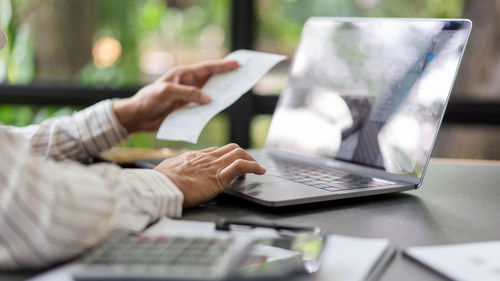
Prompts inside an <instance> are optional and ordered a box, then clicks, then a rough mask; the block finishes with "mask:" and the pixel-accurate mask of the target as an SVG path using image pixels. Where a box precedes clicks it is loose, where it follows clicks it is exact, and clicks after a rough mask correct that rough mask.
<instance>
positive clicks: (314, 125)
mask: <svg viewBox="0 0 500 281" xmlns="http://www.w3.org/2000/svg"><path fill="white" fill-rule="evenodd" d="M469 24H470V23H469V22H467V21H445V20H442V21H440V20H391V19H354V20H353V19H350V20H347V19H346V20H333V19H326V18H325V19H321V18H316V19H311V20H309V21H308V22H307V23H306V25H305V27H304V31H303V34H302V39H301V43H300V45H299V47H298V49H297V52H296V54H295V58H294V61H293V63H292V65H291V67H290V73H289V82H288V86H287V87H286V89H285V90H284V92H283V94H282V96H281V98H280V102H279V105H278V108H277V109H276V112H275V115H274V117H273V121H272V125H271V129H270V131H269V136H268V140H267V146H268V147H271V148H277V149H281V150H287V151H292V152H295V153H301V154H308V155H313V156H322V157H329V158H336V159H339V160H345V161H349V162H354V163H359V164H363V165H366V166H371V167H376V168H381V169H385V170H386V171H388V172H391V173H398V174H406V175H411V176H415V177H420V176H421V175H422V172H423V169H424V167H425V164H426V161H427V159H428V157H429V154H430V150H431V148H432V145H433V142H434V140H435V137H436V134H437V130H438V127H439V124H440V121H441V119H442V116H443V114H444V108H445V106H446V102H447V100H448V96H449V93H450V91H451V88H452V85H453V80H454V77H455V74H456V71H457V68H458V65H459V62H460V58H461V56H462V52H463V49H464V47H465V42H466V39H467V37H468V32H469V28H470V27H469Z"/></svg>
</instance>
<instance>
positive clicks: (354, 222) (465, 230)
mask: <svg viewBox="0 0 500 281" xmlns="http://www.w3.org/2000/svg"><path fill="white" fill-rule="evenodd" d="M219 217H224V218H230V219H249V220H254V219H255V220H273V221H280V222H284V223H299V224H315V225H318V226H321V227H322V228H324V229H325V230H327V231H328V232H329V233H335V234H341V235H350V236H358V237H372V238H389V239H390V241H391V242H392V243H393V244H394V245H395V246H397V247H398V248H399V249H403V248H406V247H409V246H416V245H434V244H449V243H466V242H475V241H487V240H500V162H496V161H463V160H440V159H439V160H438V159H433V160H432V161H431V164H430V167H429V169H428V171H427V174H426V177H425V180H424V184H423V185H422V187H421V188H419V189H417V190H412V191H408V192H403V193H396V194H387V195H380V196H375V197H371V198H358V199H347V200H343V201H331V202H324V203H320V204H314V205H305V206H299V207H293V208H286V209H282V210H281V209H280V210H273V209H267V208H262V207H259V206H256V205H253V204H251V203H247V202H246V201H243V200H240V199H235V198H233V197H229V196H221V197H220V198H217V199H216V200H214V201H212V202H209V203H206V204H203V205H201V206H200V207H197V208H193V209H188V210H185V211H184V219H192V220H210V221H215V220H217V219H218V218H219ZM403 279H404V280H407V281H410V280H445V279H444V278H441V277H440V276H438V275H437V274H435V273H434V272H431V271H429V270H427V269H426V268H424V267H422V266H420V265H418V264H416V263H414V262H413V261H410V260H408V259H407V258H404V257H402V256H401V253H400V252H399V253H398V254H397V256H396V257H395V259H394V260H393V261H392V262H391V264H390V265H389V267H388V268H387V270H386V271H385V272H384V273H383V274H382V276H381V278H380V280H384V281H386V280H403Z"/></svg>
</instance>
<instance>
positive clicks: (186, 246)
mask: <svg viewBox="0 0 500 281" xmlns="http://www.w3.org/2000/svg"><path fill="white" fill-rule="evenodd" d="M252 244H253V243H252V241H251V240H249V239H244V238H238V237H232V236H222V237H210V238H209V237H175V236H168V237H167V236H155V237H150V236H137V235H125V236H120V237H114V238H111V239H109V240H107V241H105V242H104V243H103V244H101V245H99V247H97V248H95V249H94V250H91V251H90V252H89V253H88V254H87V255H85V256H84V257H83V258H82V259H80V260H79V261H78V262H77V264H76V265H75V266H74V267H73V269H72V275H73V278H74V279H75V280H76V281H97V280H108V281H111V280H129V281H132V280H134V281H135V280H146V281H147V280H155V281H159V280H224V279H227V278H228V277H229V276H230V274H231V273H232V272H233V271H234V270H235V269H237V268H238V267H239V265H240V264H241V263H242V262H243V261H244V259H245V258H246V257H247V255H248V252H249V249H250V248H251V247H252Z"/></svg>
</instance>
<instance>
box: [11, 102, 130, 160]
mask: <svg viewBox="0 0 500 281" xmlns="http://www.w3.org/2000/svg"><path fill="white" fill-rule="evenodd" d="M7 129H8V130H9V132H10V133H11V134H15V135H17V136H20V137H23V138H25V139H27V140H29V142H30V145H31V150H32V152H33V153H36V154H39V155H42V156H44V157H47V158H52V159H55V160H64V159H71V160H76V161H79V162H84V163H86V162H89V159H91V158H92V157H93V156H96V155H98V154H99V153H100V152H102V151H104V150H106V149H109V148H111V147H112V146H113V145H116V144H118V143H120V142H122V141H123V140H124V139H125V138H126V137H127V136H128V132H127V130H126V129H125V128H124V127H123V126H122V125H121V124H120V122H119V121H118V119H117V117H116V115H115V114H114V111H113V109H112V102H111V100H105V101H102V102H100V103H97V104H95V105H93V106H91V107H89V108H87V109H84V110H82V111H80V112H77V113H75V114H73V115H72V116H64V117H58V118H52V119H48V120H45V121H44V122H42V123H41V124H40V125H31V126H27V127H22V128H18V127H7Z"/></svg>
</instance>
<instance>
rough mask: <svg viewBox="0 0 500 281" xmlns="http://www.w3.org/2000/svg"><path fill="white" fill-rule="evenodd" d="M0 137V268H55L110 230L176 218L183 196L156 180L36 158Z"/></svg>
mask: <svg viewBox="0 0 500 281" xmlns="http://www.w3.org/2000/svg"><path fill="white" fill-rule="evenodd" d="M1 135H2V132H1V131H0V144H2V146H1V148H0V152H1V154H2V160H0V168H1V169H0V198H1V199H2V200H1V201H0V229H1V232H0V269H13V268H26V267H41V266H46V265H49V264H53V263H54V262H57V261H61V260H64V259H67V258H70V257H73V256H75V255H77V254H79V253H81V252H82V251H84V250H85V249H86V248H88V247H90V246H93V245H95V244H97V243H99V242H100V241H101V240H102V239H104V238H105V237H106V236H108V235H109V233H111V232H113V231H116V230H126V231H139V230H141V229H143V228H144V227H145V226H146V225H147V224H148V223H150V222H152V221H154V220H156V219H158V218H160V217H162V216H165V215H167V216H170V217H178V216H180V215H181V212H182V201H183V195H182V193H181V192H180V191H179V190H178V189H177V188H176V187H175V185H173V184H172V183H171V182H170V181H169V180H168V179H167V178H166V177H165V176H164V175H162V174H160V173H157V172H155V171H151V170H124V169H120V168H119V167H117V166H114V165H111V164H98V165H94V166H90V167H87V166H83V165H80V164H78V163H74V162H68V161H62V162H55V161H52V160H48V159H44V158H41V157H34V156H32V155H30V153H29V145H27V144H22V141H21V142H19V143H21V144H19V143H18V144H15V140H16V139H15V138H9V139H8V140H7V142H5V141H3V140H5V134H3V135H4V138H3V139H2V136H1ZM21 151H22V152H21Z"/></svg>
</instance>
